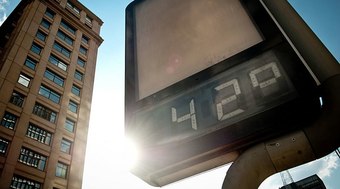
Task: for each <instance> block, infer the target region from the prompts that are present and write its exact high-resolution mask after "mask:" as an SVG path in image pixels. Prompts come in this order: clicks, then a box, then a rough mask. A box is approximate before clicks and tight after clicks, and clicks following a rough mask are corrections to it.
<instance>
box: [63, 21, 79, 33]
mask: <svg viewBox="0 0 340 189" xmlns="http://www.w3.org/2000/svg"><path fill="white" fill-rule="evenodd" d="M60 25H61V26H62V27H63V28H65V29H66V30H67V31H69V32H71V33H72V34H76V31H77V30H76V29H75V28H74V27H72V26H71V25H70V24H68V23H66V22H65V21H64V20H62V21H61V22H60Z"/></svg>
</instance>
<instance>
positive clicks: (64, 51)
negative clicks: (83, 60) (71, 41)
mask: <svg viewBox="0 0 340 189" xmlns="http://www.w3.org/2000/svg"><path fill="white" fill-rule="evenodd" d="M53 49H54V50H56V51H58V52H59V53H61V54H62V55H64V56H65V57H67V58H70V57H71V53H72V51H70V50H68V49H67V48H66V47H64V46H63V45H61V44H60V43H57V42H54V43H53Z"/></svg>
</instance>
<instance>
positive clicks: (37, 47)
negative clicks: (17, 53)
mask: <svg viewBox="0 0 340 189" xmlns="http://www.w3.org/2000/svg"><path fill="white" fill-rule="evenodd" d="M30 50H31V52H33V53H35V54H37V55H40V54H41V51H42V50H43V47H41V46H40V45H38V44H36V43H32V46H31V48H30Z"/></svg>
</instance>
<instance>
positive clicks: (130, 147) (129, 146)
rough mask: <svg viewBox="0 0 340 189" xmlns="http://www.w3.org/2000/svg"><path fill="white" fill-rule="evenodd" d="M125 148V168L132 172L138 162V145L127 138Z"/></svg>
mask: <svg viewBox="0 0 340 189" xmlns="http://www.w3.org/2000/svg"><path fill="white" fill-rule="evenodd" d="M123 146H124V147H123V148H124V149H123V152H124V153H123V154H124V157H123V158H124V167H125V168H126V169H128V170H130V169H132V168H133V167H134V166H135V164H136V162H137V160H138V149H137V146H136V144H135V143H134V142H133V141H132V140H131V139H128V138H125V140H124V145H123Z"/></svg>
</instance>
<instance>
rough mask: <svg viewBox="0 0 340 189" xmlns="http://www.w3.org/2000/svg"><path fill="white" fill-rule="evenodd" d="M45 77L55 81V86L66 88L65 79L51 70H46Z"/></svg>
mask: <svg viewBox="0 0 340 189" xmlns="http://www.w3.org/2000/svg"><path fill="white" fill-rule="evenodd" d="M44 77H46V78H47V79H49V80H51V81H53V82H54V83H55V84H57V85H59V86H61V87H62V86H64V79H63V78H62V77H61V76H59V75H57V74H56V73H54V72H52V71H51V70H48V69H46V70H45V73H44Z"/></svg>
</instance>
